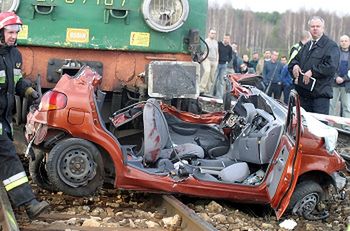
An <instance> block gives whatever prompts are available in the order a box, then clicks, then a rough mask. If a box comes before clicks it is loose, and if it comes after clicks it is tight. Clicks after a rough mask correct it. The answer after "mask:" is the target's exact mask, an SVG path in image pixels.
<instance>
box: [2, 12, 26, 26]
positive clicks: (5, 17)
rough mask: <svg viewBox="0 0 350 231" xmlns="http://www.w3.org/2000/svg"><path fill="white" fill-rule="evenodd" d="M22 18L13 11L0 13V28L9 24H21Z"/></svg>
mask: <svg viewBox="0 0 350 231" xmlns="http://www.w3.org/2000/svg"><path fill="white" fill-rule="evenodd" d="M22 24H23V23H22V20H21V19H20V17H18V16H17V15H16V14H15V13H13V12H2V13H0V30H1V29H3V28H4V27H6V26H9V25H22Z"/></svg>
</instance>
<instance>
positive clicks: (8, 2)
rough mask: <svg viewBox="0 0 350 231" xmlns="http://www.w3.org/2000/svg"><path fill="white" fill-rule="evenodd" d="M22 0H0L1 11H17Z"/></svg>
mask: <svg viewBox="0 0 350 231" xmlns="http://www.w3.org/2000/svg"><path fill="white" fill-rule="evenodd" d="M19 2H20V0H0V7H1V8H0V12H10V11H16V10H17V8H18V5H19Z"/></svg>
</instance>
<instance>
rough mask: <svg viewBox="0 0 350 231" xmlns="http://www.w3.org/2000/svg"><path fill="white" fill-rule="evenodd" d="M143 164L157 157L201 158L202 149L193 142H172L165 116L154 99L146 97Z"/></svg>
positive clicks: (149, 162) (150, 162)
mask: <svg viewBox="0 0 350 231" xmlns="http://www.w3.org/2000/svg"><path fill="white" fill-rule="evenodd" d="M143 124H144V152H143V161H144V163H145V164H154V163H156V162H157V160H159V159H175V158H176V157H178V158H180V159H183V158H185V159H188V158H203V157H204V150H203V148H202V147H200V146H199V145H196V144H193V143H183V144H172V142H171V140H170V139H169V137H170V135H169V128H168V123H167V121H166V119H165V116H164V114H163V112H162V110H161V108H160V105H159V103H158V101H157V100H156V99H152V98H151V99H148V100H147V102H146V104H145V106H144V110H143Z"/></svg>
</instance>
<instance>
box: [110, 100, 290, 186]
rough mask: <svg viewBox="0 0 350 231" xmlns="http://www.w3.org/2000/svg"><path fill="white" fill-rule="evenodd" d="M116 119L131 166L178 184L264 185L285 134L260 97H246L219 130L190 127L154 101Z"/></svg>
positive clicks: (120, 113)
mask: <svg viewBox="0 0 350 231" xmlns="http://www.w3.org/2000/svg"><path fill="white" fill-rule="evenodd" d="M141 115H142V116H141ZM110 120H111V126H110V129H109V130H110V131H111V133H113V134H114V136H115V137H116V138H117V139H118V141H119V142H120V144H121V146H122V149H123V152H124V160H125V163H126V164H127V165H129V166H132V167H134V168H137V169H140V170H142V171H145V172H147V173H149V174H156V175H169V176H171V177H173V178H175V179H182V178H186V177H189V176H193V177H195V178H197V179H199V180H204V181H212V182H219V183H229V184H232V183H236V184H247V185H258V184H260V183H261V182H262V180H263V178H264V177H265V173H266V172H267V169H268V166H269V163H270V162H271V160H272V158H273V156H274V153H275V152H276V149H277V147H278V144H279V141H280V139H281V136H282V133H283V130H284V129H283V127H284V123H282V122H281V121H280V120H278V119H276V118H275V116H274V115H273V113H272V110H271V108H270V105H269V104H268V103H267V102H266V101H265V100H264V98H263V97H261V96H259V95H254V96H251V97H248V98H246V97H240V98H239V99H238V101H237V103H236V104H235V105H234V106H233V107H232V108H231V109H230V110H228V111H227V112H226V114H225V116H224V119H223V120H222V122H221V124H219V125H217V124H197V123H189V122H185V121H183V120H181V119H179V118H178V117H176V116H174V115H172V114H170V113H166V112H163V111H162V109H161V106H160V103H159V100H157V99H154V98H150V99H148V100H147V101H146V102H140V103H137V104H135V105H132V106H130V107H128V108H126V109H123V110H122V111H117V112H115V113H114V114H113V115H112V116H111V117H110ZM126 131H129V133H128V134H129V135H125V134H126Z"/></svg>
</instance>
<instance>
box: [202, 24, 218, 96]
mask: <svg viewBox="0 0 350 231" xmlns="http://www.w3.org/2000/svg"><path fill="white" fill-rule="evenodd" d="M215 37H216V31H215V30H214V29H210V30H209V34H208V38H206V39H205V42H206V43H207V44H208V48H209V49H208V57H207V58H206V59H205V60H204V61H203V63H202V65H203V69H204V73H203V76H202V78H201V82H200V84H199V89H200V92H201V93H202V92H203V93H206V94H209V92H210V89H211V88H212V85H213V82H214V77H215V71H216V68H217V66H218V60H219V50H218V41H217V40H216V39H215Z"/></svg>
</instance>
